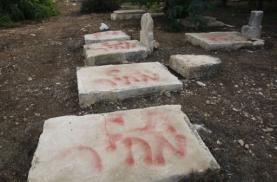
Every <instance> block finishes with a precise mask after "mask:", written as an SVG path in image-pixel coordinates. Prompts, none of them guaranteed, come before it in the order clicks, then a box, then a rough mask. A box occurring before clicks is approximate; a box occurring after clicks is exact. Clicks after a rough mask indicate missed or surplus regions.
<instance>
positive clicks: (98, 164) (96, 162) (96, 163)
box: [57, 145, 102, 172]
mask: <svg viewBox="0 0 277 182" xmlns="http://www.w3.org/2000/svg"><path fill="white" fill-rule="evenodd" d="M74 151H77V152H80V153H83V154H88V155H89V156H90V157H91V160H92V162H91V165H92V166H93V167H94V169H96V171H97V172H100V171H101V170H102V161H101V158H100V156H99V154H98V153H97V152H96V151H95V150H94V149H93V148H91V147H89V146H85V145H77V146H74V147H71V148H69V149H67V150H65V151H63V152H61V153H60V154H59V155H58V156H57V158H58V159H62V160H63V159H65V158H66V157H68V156H69V155H72V154H73V152H74ZM94 169H93V171H94Z"/></svg>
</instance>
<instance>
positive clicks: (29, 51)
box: [0, 0, 277, 182]
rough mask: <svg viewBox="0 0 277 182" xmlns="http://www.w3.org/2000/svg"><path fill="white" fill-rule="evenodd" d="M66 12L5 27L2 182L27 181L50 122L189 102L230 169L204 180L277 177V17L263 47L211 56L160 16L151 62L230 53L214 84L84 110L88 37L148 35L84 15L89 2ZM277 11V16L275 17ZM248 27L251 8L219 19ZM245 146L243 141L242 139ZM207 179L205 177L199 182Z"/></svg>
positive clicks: (135, 25) (0, 43) (187, 85)
mask: <svg viewBox="0 0 277 182" xmlns="http://www.w3.org/2000/svg"><path fill="white" fill-rule="evenodd" d="M57 5H58V8H59V10H60V15H59V16H57V17H53V18H50V19H49V20H45V21H43V22H24V23H23V24H20V25H19V26H17V27H15V28H8V29H0V128H1V129H0V181H1V182H6V181H7V182H19V181H20V182H21V181H26V180H27V175H28V171H29V168H30V166H31V160H32V157H33V153H34V151H35V149H36V146H37V143H38V138H39V135H40V133H41V132H42V127H43V122H44V120H45V119H48V118H52V117H56V116H62V115H82V114H86V113H101V112H109V111H116V110H124V109H132V108H143V107H148V106H156V105H161V104H181V105H182V108H183V111H184V112H185V113H186V114H187V115H188V116H189V118H190V120H191V122H192V123H197V124H204V126H205V127H206V128H208V129H209V130H211V131H212V133H208V132H205V131H200V135H201V137H202V138H203V140H204V142H205V143H206V144H207V146H208V147H209V149H210V150H211V152H212V154H213V155H214V156H215V158H216V159H217V161H218V163H219V164H220V165H221V168H222V169H221V170H220V171H219V172H218V173H215V174H212V175H207V176H204V177H201V178H200V179H199V178H197V177H193V178H191V179H194V178H195V180H198V181H235V182H236V181H251V182H252V181H253V182H254V181H257V182H260V181H276V178H277V142H276V137H277V132H276V131H277V121H276V114H277V112H276V111H277V99H276V98H277V43H276V42H277V21H276V20H277V15H276V14H274V11H268V12H267V13H266V14H265V18H264V27H263V38H264V39H265V40H266V45H265V46H264V48H262V49H257V50H254V49H241V50H237V51H230V52H226V51H212V52H211V51H205V50H203V49H201V48H199V47H194V46H192V45H190V44H189V43H187V42H185V39H184V34H185V31H183V32H181V33H169V32H167V31H165V29H166V28H165V27H167V25H166V23H165V21H164V20H163V19H156V21H155V23H156V25H155V36H156V39H157V40H158V41H159V42H160V49H159V50H157V51H156V52H155V53H154V54H153V55H152V56H150V57H149V58H148V59H147V60H146V61H160V62H162V63H164V64H166V65H167V64H168V59H169V56H170V55H172V54H176V53H182V54H208V55H214V56H217V57H220V58H221V59H222V61H223V65H222V69H221V71H220V72H219V73H218V74H217V75H215V76H214V77H213V78H211V79H208V80H200V81H201V82H203V83H204V84H205V86H200V85H199V84H197V82H196V80H185V79H183V78H182V77H180V76H179V75H177V76H178V77H179V78H180V79H181V80H182V81H183V83H184V88H183V90H182V91H180V92H173V93H161V94H153V95H148V96H145V97H139V98H131V99H127V100H124V101H115V102H106V103H99V104H96V105H94V106H93V107H91V108H88V109H85V110H82V109H80V108H79V105H78V93H77V83H76V66H82V65H83V56H82V45H83V43H84V42H83V35H84V34H86V33H92V32H97V31H98V27H99V25H100V23H101V22H105V23H107V24H108V25H109V26H110V27H111V28H112V29H115V30H116V29H121V30H124V31H126V32H127V33H128V34H130V35H132V37H133V38H138V31H139V21H122V22H120V23H118V22H111V21H110V19H109V14H90V15H81V14H79V13H78V9H79V4H74V3H72V2H68V1H63V0H60V1H58V2H57ZM275 13H276V12H275ZM213 15H215V16H216V17H218V19H219V20H223V21H224V22H225V23H227V24H231V25H235V28H227V29H224V30H238V31H239V29H240V27H241V25H243V24H246V23H247V17H248V16H249V10H248V9H246V8H237V7H235V8H232V7H229V8H226V9H221V10H217V11H215V12H214V13H213ZM241 140H242V141H243V143H244V145H241V144H240V143H239V142H238V141H240V142H241V143H242V141H241ZM196 178H197V179H196ZM274 179H275V180H274Z"/></svg>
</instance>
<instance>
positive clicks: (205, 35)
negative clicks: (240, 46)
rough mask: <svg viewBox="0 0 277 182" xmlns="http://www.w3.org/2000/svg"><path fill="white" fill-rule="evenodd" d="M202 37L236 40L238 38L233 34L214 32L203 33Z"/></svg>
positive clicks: (214, 39)
mask: <svg viewBox="0 0 277 182" xmlns="http://www.w3.org/2000/svg"><path fill="white" fill-rule="evenodd" d="M203 37H204V38H207V39H208V40H210V41H216V42H218V41H236V40H239V37H237V36H235V35H233V34H226V33H221V34H220V33H215V34H204V35H203Z"/></svg>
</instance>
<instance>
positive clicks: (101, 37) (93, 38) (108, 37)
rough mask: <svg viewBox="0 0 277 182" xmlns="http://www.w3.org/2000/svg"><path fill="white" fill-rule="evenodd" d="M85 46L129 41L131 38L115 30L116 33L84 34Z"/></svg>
mask: <svg viewBox="0 0 277 182" xmlns="http://www.w3.org/2000/svg"><path fill="white" fill-rule="evenodd" d="M84 38H85V43H86V44H94V43H100V42H107V41H115V40H118V41H119V40H130V39H131V37H130V36H129V35H127V34H126V33H125V32H123V31H120V30H117V31H106V32H97V33H93V34H86V35H85V36H84Z"/></svg>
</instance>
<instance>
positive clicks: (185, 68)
mask: <svg viewBox="0 0 277 182" xmlns="http://www.w3.org/2000/svg"><path fill="white" fill-rule="evenodd" d="M220 64H221V60H220V59H219V58H216V57H212V56H207V55H181V54H178V55H173V56H171V57H170V60H169V66H170V68H172V69H173V70H175V71H176V72H177V73H179V74H180V75H182V76H183V77H185V78H188V79H190V78H203V77H210V76H211V75H213V74H214V73H216V72H217V71H218V69H219V67H220Z"/></svg>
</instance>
